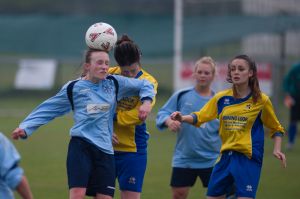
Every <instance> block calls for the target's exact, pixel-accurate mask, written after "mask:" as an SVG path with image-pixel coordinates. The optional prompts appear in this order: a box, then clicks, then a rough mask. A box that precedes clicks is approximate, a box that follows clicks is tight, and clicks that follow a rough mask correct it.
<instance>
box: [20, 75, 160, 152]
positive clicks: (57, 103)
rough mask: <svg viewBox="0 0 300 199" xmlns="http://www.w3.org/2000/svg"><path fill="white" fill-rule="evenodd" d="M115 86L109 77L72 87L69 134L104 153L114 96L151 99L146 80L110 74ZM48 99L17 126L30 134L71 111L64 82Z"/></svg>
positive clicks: (109, 139) (109, 143) (108, 146)
mask: <svg viewBox="0 0 300 199" xmlns="http://www.w3.org/2000/svg"><path fill="white" fill-rule="evenodd" d="M113 77H114V78H115V79H116V80H117V82H118V85H114V81H113V80H112V79H105V80H102V81H100V82H99V83H97V84H94V83H92V82H91V81H88V80H79V81H78V82H76V84H75V85H74V87H73V102H74V111H73V119H74V126H73V127H72V128H71V130H70V135H71V136H77V137H82V138H84V139H85V140H86V141H88V142H90V143H92V144H94V145H96V146H97V147H99V149H100V150H102V151H103V152H105V153H108V154H113V147H112V133H113V116H114V113H115V108H116V89H117V87H118V89H117V90H118V94H117V98H118V99H122V98H123V97H130V96H139V97H140V99H141V100H143V99H147V98H149V99H153V97H154V95H155V94H154V89H153V85H152V84H150V83H149V82H148V81H147V80H138V79H132V78H126V77H122V76H119V75H113ZM68 84H69V83H67V84H65V85H64V86H63V88H62V89H61V90H60V91H59V92H58V93H57V94H56V95H55V96H54V97H52V98H50V99H48V100H46V101H44V102H43V103H42V104H40V105H39V106H38V107H37V108H36V109H35V110H33V112H32V113H30V115H29V116H28V117H27V118H26V119H25V120H24V121H23V122H22V123H21V124H20V128H22V129H24V130H25V131H26V134H27V136H30V135H31V134H32V133H33V131H35V130H36V129H37V128H38V127H40V126H41V125H43V124H46V123H48V122H49V121H51V120H53V119H54V118H56V117H58V116H62V115H64V114H66V113H68V112H70V110H71V105H70V102H69V100H68V95H67V85H68Z"/></svg>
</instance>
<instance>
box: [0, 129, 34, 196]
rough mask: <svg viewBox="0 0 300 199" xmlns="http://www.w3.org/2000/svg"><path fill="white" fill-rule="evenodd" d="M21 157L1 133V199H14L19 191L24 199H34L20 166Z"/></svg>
mask: <svg viewBox="0 0 300 199" xmlns="http://www.w3.org/2000/svg"><path fill="white" fill-rule="evenodd" d="M20 159H21V158H20V155H19V153H18V151H17V149H16V148H15V147H14V145H13V144H12V143H11V142H10V141H9V139H8V138H7V137H6V136H5V135H4V134H2V133H1V132H0V198H1V199H14V194H13V191H14V190H15V191H17V192H18V194H19V195H20V196H21V198H22V199H33V196H32V193H31V190H30V187H29V183H28V181H27V178H26V176H25V175H24V171H23V169H22V168H21V167H20V166H19V165H18V164H19V161H20Z"/></svg>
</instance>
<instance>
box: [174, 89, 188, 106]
mask: <svg viewBox="0 0 300 199" xmlns="http://www.w3.org/2000/svg"><path fill="white" fill-rule="evenodd" d="M191 90H192V88H190V89H188V90H183V91H180V92H179V93H178V96H177V103H176V105H177V108H176V109H177V111H178V110H179V100H180V99H181V97H182V96H183V95H184V94H186V93H188V92H189V91H191Z"/></svg>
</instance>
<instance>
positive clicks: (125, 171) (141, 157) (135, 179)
mask: <svg viewBox="0 0 300 199" xmlns="http://www.w3.org/2000/svg"><path fill="white" fill-rule="evenodd" d="M115 162H116V175H117V178H118V181H119V187H120V190H122V191H133V192H142V186H143V182H144V175H145V171H146V166H147V153H133V152H115Z"/></svg>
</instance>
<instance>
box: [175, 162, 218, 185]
mask: <svg viewBox="0 0 300 199" xmlns="http://www.w3.org/2000/svg"><path fill="white" fill-rule="evenodd" d="M212 169H213V168H212V167H211V168H203V169H190V168H178V167H173V170H172V177H171V183H170V185H171V187H192V186H194V184H195V182H196V180H197V177H199V178H200V180H201V182H202V185H203V187H207V186H208V182H209V178H210V175H211V172H212Z"/></svg>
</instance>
